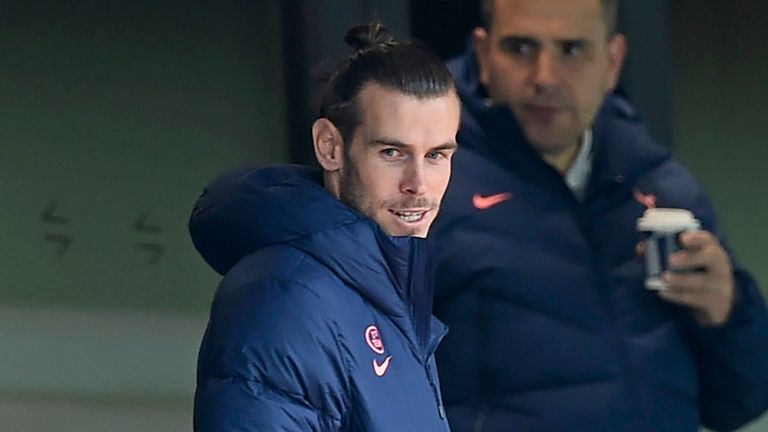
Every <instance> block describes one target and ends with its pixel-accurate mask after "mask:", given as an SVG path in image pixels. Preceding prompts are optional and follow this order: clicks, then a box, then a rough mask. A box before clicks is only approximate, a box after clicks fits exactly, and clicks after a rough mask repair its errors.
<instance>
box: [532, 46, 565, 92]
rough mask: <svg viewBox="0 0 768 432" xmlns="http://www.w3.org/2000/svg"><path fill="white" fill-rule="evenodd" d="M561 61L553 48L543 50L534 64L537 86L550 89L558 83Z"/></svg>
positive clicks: (534, 79)
mask: <svg viewBox="0 0 768 432" xmlns="http://www.w3.org/2000/svg"><path fill="white" fill-rule="evenodd" d="M559 68H560V63H559V59H558V58H557V55H556V54H555V53H553V52H552V51H551V50H542V51H541V52H540V53H539V55H538V57H536V61H535V62H534V64H533V82H534V84H535V85H536V87H537V88H541V89H550V88H552V87H553V86H555V84H557V81H558V79H559V78H558V77H559Z"/></svg>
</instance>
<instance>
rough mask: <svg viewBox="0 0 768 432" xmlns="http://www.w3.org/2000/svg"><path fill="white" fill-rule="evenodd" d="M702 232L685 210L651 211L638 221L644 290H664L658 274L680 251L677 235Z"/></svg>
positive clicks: (697, 221)
mask: <svg viewBox="0 0 768 432" xmlns="http://www.w3.org/2000/svg"><path fill="white" fill-rule="evenodd" d="M699 229H701V224H700V223H699V220H698V219H696V218H695V217H694V216H693V213H691V212H690V211H688V210H684V209H674V208H651V209H648V210H646V211H645V212H644V213H643V216H642V217H641V218H639V219H638V220H637V230H638V231H639V232H640V234H641V236H642V238H643V242H644V243H645V287H646V288H648V289H652V290H663V289H665V288H667V285H666V283H665V282H664V281H663V280H662V279H661V274H662V273H663V272H664V271H666V270H667V259H668V258H669V256H670V255H671V254H673V253H674V252H676V251H678V250H680V249H681V248H682V246H681V244H680V233H683V232H685V231H696V230H699Z"/></svg>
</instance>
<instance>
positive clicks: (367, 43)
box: [344, 22, 395, 51]
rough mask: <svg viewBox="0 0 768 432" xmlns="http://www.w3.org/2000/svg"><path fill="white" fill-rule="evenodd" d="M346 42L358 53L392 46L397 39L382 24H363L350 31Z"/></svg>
mask: <svg viewBox="0 0 768 432" xmlns="http://www.w3.org/2000/svg"><path fill="white" fill-rule="evenodd" d="M344 42H345V43H346V44H347V45H349V46H351V47H352V48H354V49H355V50H357V51H361V50H364V49H368V48H372V47H375V46H382V45H391V44H394V43H395V38H394V37H393V36H392V34H391V33H390V32H389V30H387V28H386V27H384V25H383V24H381V23H376V22H375V23H370V24H362V25H358V26H355V27H352V28H351V29H349V31H348V32H347V34H346V35H344Z"/></svg>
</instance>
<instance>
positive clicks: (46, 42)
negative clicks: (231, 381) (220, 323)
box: [0, 0, 768, 432]
mask: <svg viewBox="0 0 768 432" xmlns="http://www.w3.org/2000/svg"><path fill="white" fill-rule="evenodd" d="M3 3H4V4H3V6H2V8H0V194H1V195H0V196H2V197H3V198H4V205H2V206H1V207H0V343H1V344H2V345H0V346H1V347H2V348H0V350H1V352H2V355H0V431H5V430H9V431H10V430H23V431H56V432H68V431H85V432H90V431H102V430H109V431H122V430H125V431H129V430H130V431H135V430H141V431H147V432H152V431H186V430H190V429H191V400H192V393H193V391H194V369H195V356H196V352H197V348H198V345H199V341H200V337H201V335H202V332H203V330H204V327H205V321H206V314H207V310H208V307H209V303H210V299H211V296H212V294H213V291H214V289H215V286H216V284H217V282H218V280H219V277H218V275H216V274H215V273H214V272H213V271H212V270H210V269H209V268H208V267H207V265H206V264H205V263H204V262H203V261H202V260H201V259H200V258H199V257H198V255H197V254H196V253H195V251H194V249H193V247H192V244H191V242H190V240H189V239H188V236H187V231H186V221H187V218H188V216H189V212H190V210H191V208H192V205H193V204H194V201H195V200H196V198H197V196H198V195H199V193H200V192H201V190H202V188H203V186H204V185H205V184H206V183H208V182H209V181H210V180H211V179H212V178H214V177H215V176H216V175H218V174H220V173H222V172H224V171H226V170H228V169H232V168H236V167H239V166H242V165H246V164H268V163H274V162H288V161H294V162H308V161H310V160H311V152H310V148H309V141H308V140H309V129H308V125H309V122H310V121H311V119H312V114H313V106H314V105H313V100H314V97H315V91H316V88H317V86H316V81H314V80H313V76H315V75H316V74H317V73H318V72H321V71H322V70H328V69H332V67H333V66H334V65H335V61H336V59H338V57H340V56H341V55H344V54H345V53H346V52H347V51H346V49H345V47H344V46H343V43H342V33H343V31H344V30H345V29H347V28H348V27H350V26H351V25H353V24H356V23H359V22H363V21H366V20H369V19H372V18H378V19H380V20H382V21H383V22H384V23H385V24H387V25H388V26H389V27H390V28H391V29H393V31H394V32H395V34H396V35H399V36H408V35H409V34H413V35H416V36H417V37H419V38H421V39H423V40H425V41H426V42H427V43H429V44H430V45H432V46H433V47H435V49H437V51H438V52H439V53H440V54H441V55H442V56H443V57H446V58H447V57H448V56H450V55H454V54H456V53H458V52H459V51H461V49H462V48H463V46H464V43H465V41H466V35H467V32H468V31H469V30H470V29H471V28H472V26H474V25H475V24H476V23H477V20H478V19H479V18H478V17H479V14H478V13H477V9H476V8H477V3H478V1H477V0H453V1H436V0H421V1H417V0H412V1H406V0H397V1H393V0H390V1H383V0H382V1H374V0H368V1H351V0H346V1H344V0H327V1H322V0H304V1H301V0H295V1H291V0H286V1H278V0H260V1H255V0H252V1H246V0H229V1H223V2H182V1H179V0H176V1H166V2H153V1H149V0H136V1H134V2H118V1H115V0H103V1H78V2H75V1H72V0H70V1H53V0H39V1H36V2H22V1H13V0H9V1H6V2H3ZM767 20H768V3H765V2H760V1H758V0H738V1H735V2H720V1H716V0H674V1H669V2H667V1H664V0H648V1H643V2H637V1H626V0H625V2H624V6H623V9H622V18H621V25H622V28H623V30H624V31H625V32H626V33H627V36H628V38H629V41H630V57H629V59H628V64H627V70H626V71H625V74H624V78H623V89H624V91H625V92H626V93H627V94H628V95H629V96H630V97H631V98H632V99H633V100H634V101H635V102H636V103H637V104H638V106H639V108H640V111H641V113H642V114H643V116H644V117H645V118H646V120H647V121H648V122H649V124H650V126H651V128H652V131H653V132H654V134H655V135H656V136H657V137H658V138H659V139H660V140H661V141H662V142H664V143H665V144H668V145H670V146H672V147H674V148H675V149H676V150H677V152H678V154H679V157H680V158H681V159H682V160H683V161H684V162H685V163H686V164H688V166H689V167H691V169H692V170H693V171H694V172H695V173H696V174H697V176H699V178H701V180H702V182H703V183H704V184H705V186H707V188H708V190H709V192H710V193H711V197H712V199H713V200H714V201H715V204H716V206H717V207H718V209H719V210H720V216H721V219H722V222H723V225H724V227H725V230H726V233H727V234H728V235H729V237H730V240H731V243H732V244H731V246H732V247H733V248H734V249H735V251H736V253H737V254H738V255H739V257H740V258H741V259H742V261H744V262H745V263H746V264H747V265H748V266H749V267H750V268H751V269H752V270H753V271H754V273H755V274H756V276H757V277H758V279H759V280H760V282H761V283H762V286H763V287H765V286H766V285H768V266H766V265H765V262H766V259H767V258H768V250H766V247H765V245H766V244H768V233H767V232H766V230H763V229H762V225H764V224H766V223H768V201H767V200H765V199H762V195H761V192H762V191H763V189H764V188H765V187H766V186H768V174H766V172H765V171H764V169H763V165H765V164H766V162H768V146H766V144H768V123H767V122H766V121H764V119H765V118H766V117H767V116H768V103H767V102H766V100H768V94H766V92H768V86H766V85H765V83H764V77H766V76H768V52H766V51H767V49H766V45H765V44H764V43H762V41H764V40H765V39H766V37H768V30H766V27H765V26H764V25H761V24H762V23H764V22H766V21H767ZM766 367H768V365H767V366H766ZM746 430H748V431H752V432H757V431H768V420H764V421H763V422H762V423H756V424H755V425H753V426H751V427H748V428H747V429H746Z"/></svg>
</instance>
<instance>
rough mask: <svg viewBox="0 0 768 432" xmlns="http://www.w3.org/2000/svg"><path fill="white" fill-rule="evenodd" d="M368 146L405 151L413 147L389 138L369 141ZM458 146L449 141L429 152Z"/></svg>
mask: <svg viewBox="0 0 768 432" xmlns="http://www.w3.org/2000/svg"><path fill="white" fill-rule="evenodd" d="M368 145H369V146H371V147H374V146H392V147H397V148H399V149H407V148H410V147H413V146H412V145H410V144H407V143H404V142H402V141H400V140H396V139H390V138H377V139H374V140H371V141H370V142H369V143H368ZM458 146H459V144H458V143H457V142H456V141H449V142H446V143H443V144H439V145H436V146H435V147H432V148H431V149H430V150H432V151H434V150H454V149H456V148H458Z"/></svg>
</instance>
